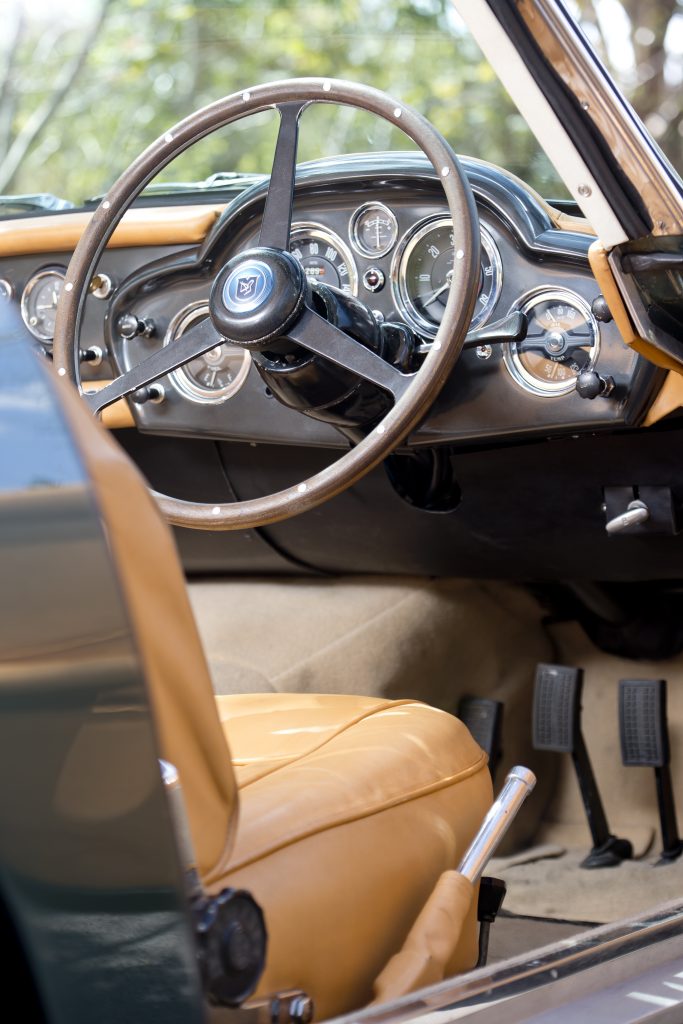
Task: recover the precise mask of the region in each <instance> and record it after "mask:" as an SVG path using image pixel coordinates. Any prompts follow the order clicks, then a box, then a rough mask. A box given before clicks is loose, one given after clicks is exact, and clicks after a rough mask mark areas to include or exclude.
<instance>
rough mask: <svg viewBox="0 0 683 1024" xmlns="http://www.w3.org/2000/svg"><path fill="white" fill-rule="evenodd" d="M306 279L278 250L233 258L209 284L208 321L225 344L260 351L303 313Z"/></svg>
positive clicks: (298, 266) (293, 260)
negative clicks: (209, 318) (209, 319)
mask: <svg viewBox="0 0 683 1024" xmlns="http://www.w3.org/2000/svg"><path fill="white" fill-rule="evenodd" d="M305 294H306V277H305V274H304V271H303V269H302V267H301V264H300V263H299V262H298V260H297V259H296V258H295V257H294V256H292V255H291V253H288V252H285V251H284V250H282V249H270V248H265V247H259V248H255V249H249V250H247V251H246V252H243V253H240V254H239V256H234V257H233V258H232V259H231V260H229V261H228V263H226V265H225V266H224V267H223V269H222V270H221V272H220V273H219V275H218V277H217V278H216V280H215V281H214V284H213V287H212V289H211V296H210V299H209V309H210V311H211V319H212V320H213V323H214V325H215V327H216V329H217V330H218V332H219V333H220V334H221V335H222V336H223V337H224V338H226V339H227V340H228V341H231V342H233V343H234V344H236V345H243V346H244V347H245V348H262V347H263V346H264V345H265V344H267V343H268V342H269V341H272V339H273V338H277V337H279V336H281V335H284V334H286V332H287V329H288V327H290V326H291V325H292V324H293V323H294V322H295V320H296V319H297V318H298V316H299V315H300V314H301V312H302V310H303V308H304V296H305Z"/></svg>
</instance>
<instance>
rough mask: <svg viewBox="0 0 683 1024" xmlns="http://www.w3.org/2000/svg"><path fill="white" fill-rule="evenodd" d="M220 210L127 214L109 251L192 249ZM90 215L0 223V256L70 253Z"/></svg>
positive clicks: (79, 213)
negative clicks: (156, 247) (151, 247)
mask: <svg viewBox="0 0 683 1024" xmlns="http://www.w3.org/2000/svg"><path fill="white" fill-rule="evenodd" d="M222 211H223V206H222V205H218V204H215V205H214V204H212V205H194V206H162V207H139V208H136V209H133V210H128V211H127V212H126V213H125V214H124V216H123V219H122V220H121V223H120V224H119V226H118V227H117V229H116V231H115V232H114V234H113V235H112V237H111V238H110V240H109V242H108V248H110V249H116V248H119V249H120V248H125V247H126V246H138V245H191V244H196V243H197V242H202V241H203V240H204V238H205V237H206V235H207V233H208V231H209V228H211V227H212V226H213V225H214V224H215V222H216V221H217V219H218V217H219V216H220V214H221V212H222ZM91 218H92V213H84V212H82V211H80V210H76V211H73V212H68V213H57V214H50V215H48V216H46V215H45V214H43V215H42V216H40V217H21V218H19V217H17V218H13V219H11V220H7V221H3V222H2V223H0V256H21V255H24V254H27V253H51V252H69V250H71V249H73V248H75V246H76V245H77V244H78V242H79V241H80V238H81V235H82V234H83V232H84V231H85V229H86V227H87V225H88V224H89V223H90V220H91Z"/></svg>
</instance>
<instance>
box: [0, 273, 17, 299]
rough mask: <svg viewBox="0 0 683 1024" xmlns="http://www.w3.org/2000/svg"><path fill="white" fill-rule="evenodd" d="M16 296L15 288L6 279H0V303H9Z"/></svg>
mask: <svg viewBox="0 0 683 1024" xmlns="http://www.w3.org/2000/svg"><path fill="white" fill-rule="evenodd" d="M13 296H14V287H13V285H12V282H11V281H8V280H7V278H6V277H0V302H9V301H10V299H11V298H12V297H13Z"/></svg>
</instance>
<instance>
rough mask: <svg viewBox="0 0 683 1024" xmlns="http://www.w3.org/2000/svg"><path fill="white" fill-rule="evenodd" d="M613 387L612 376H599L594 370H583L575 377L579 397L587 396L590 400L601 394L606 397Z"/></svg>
mask: <svg viewBox="0 0 683 1024" xmlns="http://www.w3.org/2000/svg"><path fill="white" fill-rule="evenodd" d="M613 389H614V381H613V380H612V378H611V377H601V376H600V374H599V373H596V372H595V370H584V371H583V373H580V374H579V376H578V377H577V378H576V393H577V394H578V396H579V398H587V399H588V400H589V401H591V402H592V401H593V399H594V398H599V397H601V396H602V397H604V398H607V396H608V395H609V394H610V393H611V392H612V390H613Z"/></svg>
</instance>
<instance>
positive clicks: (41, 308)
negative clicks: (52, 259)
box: [21, 267, 66, 344]
mask: <svg viewBox="0 0 683 1024" xmlns="http://www.w3.org/2000/svg"><path fill="white" fill-rule="evenodd" d="M65 276H66V271H65V270H63V269H62V268H61V267H60V268H57V267H52V268H50V269H49V270H41V271H40V273H38V274H34V276H33V277H32V278H30V280H29V281H28V282H27V284H26V287H25V288H24V291H23V293H22V296H21V316H22V319H23V321H24V323H25V324H26V326H27V327H28V329H29V331H30V332H31V334H32V335H33V337H34V338H37V339H38V341H42V342H45V343H46V344H52V339H53V338H54V334H55V317H56V316H57V303H58V301H59V296H60V294H61V291H62V286H63V285H64V278H65Z"/></svg>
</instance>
